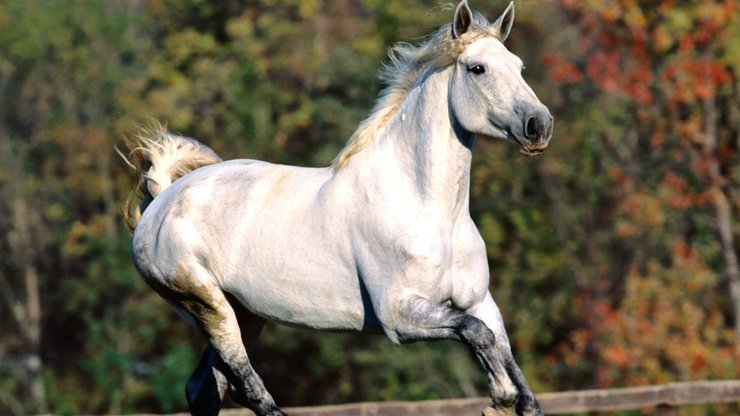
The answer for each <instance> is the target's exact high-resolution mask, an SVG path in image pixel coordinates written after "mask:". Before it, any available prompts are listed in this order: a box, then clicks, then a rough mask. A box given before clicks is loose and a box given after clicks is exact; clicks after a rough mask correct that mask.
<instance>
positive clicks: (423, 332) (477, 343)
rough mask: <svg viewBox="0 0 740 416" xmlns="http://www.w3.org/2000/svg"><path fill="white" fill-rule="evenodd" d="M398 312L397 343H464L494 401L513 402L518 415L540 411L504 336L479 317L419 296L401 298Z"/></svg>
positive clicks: (505, 405)
mask: <svg viewBox="0 0 740 416" xmlns="http://www.w3.org/2000/svg"><path fill="white" fill-rule="evenodd" d="M398 312H399V315H400V322H401V324H400V325H398V326H397V328H396V335H397V337H398V340H399V341H400V342H412V341H418V340H424V339H454V340H458V341H461V342H465V343H466V344H468V345H469V346H470V347H471V348H472V349H473V352H474V353H475V355H476V357H477V358H478V361H480V363H481V365H482V366H483V368H484V369H485V370H486V372H487V374H488V381H489V386H490V389H491V398H492V399H493V401H494V403H495V404H497V405H500V406H503V407H511V406H513V405H514V404H515V403H516V404H517V406H516V410H517V413H518V414H522V415H542V414H543V413H542V410H541V409H540V407H539V404H537V401H536V400H534V395H533V394H532V392H531V390H530V389H529V386H528V385H527V383H526V380H524V377H523V376H522V375H521V371H519V368H518V367H517V365H516V363H515V362H514V359H513V357H512V355H511V350H510V348H509V344H508V341H507V340H506V338H505V335H504V336H503V337H502V338H503V339H497V338H498V337H497V336H496V334H494V331H492V330H491V328H489V327H488V326H487V325H486V323H484V322H483V321H482V320H481V319H478V318H476V317H474V316H472V315H469V314H467V313H465V312H461V311H459V310H455V309H451V308H447V307H444V306H440V305H437V304H434V303H432V302H430V301H428V300H426V299H423V298H421V297H411V298H408V299H406V300H404V301H402V304H401V307H400V309H399V311H398ZM520 401H521V402H522V403H521V404H520V403H519V402H520Z"/></svg>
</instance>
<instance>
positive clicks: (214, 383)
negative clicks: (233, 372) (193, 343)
mask: <svg viewBox="0 0 740 416" xmlns="http://www.w3.org/2000/svg"><path fill="white" fill-rule="evenodd" d="M219 360H220V359H219V357H218V353H216V350H215V349H214V348H213V345H211V344H210V343H209V344H208V346H206V348H205V350H204V351H203V355H202V356H201V357H200V361H199V362H198V367H196V368H195V371H194V372H193V375H192V376H190V379H189V380H188V383H187V384H186V385H185V397H187V399H188V407H189V408H190V414H191V415H193V416H216V415H218V413H219V411H220V410H221V401H222V400H223V398H224V394H225V393H226V389H227V388H228V384H229V383H228V381H226V376H224V375H223V373H222V372H221V371H220V370H218V369H217V368H218V362H219Z"/></svg>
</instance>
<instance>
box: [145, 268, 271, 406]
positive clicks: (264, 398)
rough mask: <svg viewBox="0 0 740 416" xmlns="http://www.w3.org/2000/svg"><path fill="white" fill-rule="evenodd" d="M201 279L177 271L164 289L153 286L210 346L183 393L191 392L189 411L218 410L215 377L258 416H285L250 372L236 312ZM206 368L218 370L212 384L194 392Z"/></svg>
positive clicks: (219, 388)
mask: <svg viewBox="0 0 740 416" xmlns="http://www.w3.org/2000/svg"><path fill="white" fill-rule="evenodd" d="M199 271H202V270H199ZM202 272H203V273H207V272H205V271H202ZM203 277H206V278H205V279H197V278H194V277H193V275H192V274H188V273H185V272H182V271H180V272H179V273H178V274H177V276H176V277H175V279H174V280H173V281H172V282H170V283H168V284H166V285H162V284H156V283H154V284H152V286H154V288H155V290H157V292H159V294H160V295H162V296H163V297H164V298H166V299H167V300H168V301H170V302H171V303H173V304H174V305H175V306H177V307H178V308H180V309H182V310H184V311H185V312H187V313H188V315H190V316H191V317H192V318H193V319H194V321H195V323H196V324H197V325H198V326H199V327H200V329H201V330H202V331H203V333H204V335H205V336H206V338H207V340H208V342H209V347H207V348H206V351H205V352H204V354H203V357H202V358H201V361H200V363H199V365H198V368H196V371H195V373H194V377H195V380H194V379H193V378H191V381H192V383H189V384H190V386H189V387H188V389H187V390H188V392H189V393H193V396H192V399H191V398H190V397H189V401H190V402H191V403H194V404H196V408H191V412H192V413H193V414H194V415H201V414H203V415H208V414H213V409H214V408H216V407H220V401H221V398H222V397H223V390H222V388H223V386H224V383H223V382H222V381H219V377H220V376H219V374H222V375H223V376H225V378H226V380H227V381H228V384H229V392H230V394H231V397H232V399H234V401H235V402H237V403H239V404H241V405H242V406H245V407H247V408H249V409H250V410H252V411H253V412H254V413H255V414H257V415H258V416H284V415H285V413H283V412H282V411H281V410H280V408H279V407H278V406H277V405H276V404H275V401H274V400H273V398H272V396H271V395H270V393H269V392H268V391H267V389H266V388H265V385H264V383H263V382H262V379H261V378H260V377H259V375H257V373H256V372H255V371H254V368H252V365H251V363H250V361H249V357H248V355H247V348H246V347H245V345H244V343H243V341H242V338H241V330H240V328H239V320H238V318H237V312H236V311H235V310H234V307H232V305H231V304H230V303H229V301H228V299H227V297H226V296H227V295H226V294H225V293H224V292H223V291H222V290H221V289H220V288H219V287H218V286H216V285H215V284H206V283H202V282H206V281H212V279H210V276H203ZM195 282H198V283H195ZM209 348H212V351H209ZM209 369H215V370H217V371H215V372H212V373H211V374H214V378H215V383H213V382H212V383H211V384H207V383H206V384H204V385H203V386H205V388H200V389H199V388H198V385H197V384H198V382H199V381H200V380H206V381H207V379H208V377H209V376H208V373H209ZM199 370H200V371H199ZM200 412H202V413H200Z"/></svg>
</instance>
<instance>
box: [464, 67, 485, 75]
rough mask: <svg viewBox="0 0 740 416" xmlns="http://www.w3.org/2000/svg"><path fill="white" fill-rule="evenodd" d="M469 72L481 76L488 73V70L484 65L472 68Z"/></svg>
mask: <svg viewBox="0 0 740 416" xmlns="http://www.w3.org/2000/svg"><path fill="white" fill-rule="evenodd" d="M468 72H472V73H474V74H475V75H480V74H482V73H484V72H486V68H485V67H483V65H474V66H471V67H470V68H468Z"/></svg>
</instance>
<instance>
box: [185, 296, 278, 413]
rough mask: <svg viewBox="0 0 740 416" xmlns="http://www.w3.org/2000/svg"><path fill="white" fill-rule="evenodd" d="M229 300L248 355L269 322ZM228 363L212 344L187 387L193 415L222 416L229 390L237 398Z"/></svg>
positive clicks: (207, 347) (205, 351) (204, 352)
mask: <svg viewBox="0 0 740 416" xmlns="http://www.w3.org/2000/svg"><path fill="white" fill-rule="evenodd" d="M227 299H228V300H229V303H230V304H231V307H232V308H233V309H234V312H235V314H236V318H237V322H238V323H239V329H240V332H241V336H242V343H243V344H244V346H245V348H246V350H247V353H249V352H251V350H252V347H253V346H254V344H255V343H256V341H257V338H258V337H259V334H260V332H261V331H262V327H263V326H264V324H265V320H264V319H262V318H260V317H258V316H256V315H254V314H252V313H251V312H249V311H248V310H247V309H246V308H244V307H243V306H242V305H240V304H239V302H238V301H237V300H236V299H233V298H232V297H231V296H229V295H228V294H227ZM224 365H225V364H224V362H223V361H221V359H220V357H219V356H218V352H216V349H215V348H214V347H213V345H211V343H208V345H207V346H206V348H205V350H204V351H203V354H202V356H201V358H200V361H199V362H198V366H197V367H196V368H195V371H194V372H193V374H192V376H191V377H190V379H189V380H188V382H187V385H186V387H185V396H186V397H187V400H188V406H189V407H190V412H191V414H193V415H202V416H211V415H214V416H216V415H218V414H219V410H220V409H221V403H222V402H223V398H224V396H225V394H226V391H227V390H230V391H232V394H234V395H236V394H237V393H236V391H235V390H236V389H235V387H234V386H233V385H231V384H230V383H229V382H228V380H227V379H226V376H225V375H224V371H223V367H224Z"/></svg>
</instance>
